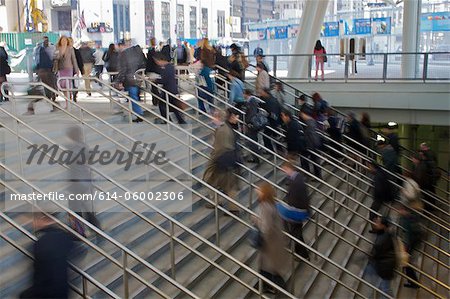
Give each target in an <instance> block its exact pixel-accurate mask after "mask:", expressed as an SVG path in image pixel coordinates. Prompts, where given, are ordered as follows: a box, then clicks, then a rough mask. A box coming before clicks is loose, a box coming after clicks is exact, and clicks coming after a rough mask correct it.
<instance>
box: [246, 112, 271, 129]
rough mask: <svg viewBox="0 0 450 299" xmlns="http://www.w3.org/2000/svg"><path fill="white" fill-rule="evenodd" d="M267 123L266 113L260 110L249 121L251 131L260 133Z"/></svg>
mask: <svg viewBox="0 0 450 299" xmlns="http://www.w3.org/2000/svg"><path fill="white" fill-rule="evenodd" d="M268 122H269V120H268V118H267V112H266V111H265V110H262V109H258V113H256V114H255V115H254V116H253V117H252V118H251V119H250V125H251V127H252V129H254V130H257V131H260V130H262V129H264V128H265V127H266V125H267V123H268Z"/></svg>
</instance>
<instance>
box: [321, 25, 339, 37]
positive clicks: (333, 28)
mask: <svg viewBox="0 0 450 299" xmlns="http://www.w3.org/2000/svg"><path fill="white" fill-rule="evenodd" d="M322 28H323V31H322V36H325V37H332V36H339V22H324V23H323V27H322Z"/></svg>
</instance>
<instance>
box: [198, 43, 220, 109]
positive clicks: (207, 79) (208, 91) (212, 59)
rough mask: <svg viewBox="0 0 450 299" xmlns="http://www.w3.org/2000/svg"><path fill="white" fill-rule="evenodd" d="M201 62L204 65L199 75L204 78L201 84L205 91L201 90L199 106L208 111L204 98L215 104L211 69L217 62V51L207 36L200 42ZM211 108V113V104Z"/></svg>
mask: <svg viewBox="0 0 450 299" xmlns="http://www.w3.org/2000/svg"><path fill="white" fill-rule="evenodd" d="M200 62H201V63H202V65H203V67H202V69H201V70H200V73H199V76H200V77H201V78H202V79H203V80H202V81H204V83H202V84H200V86H201V89H202V90H204V92H200V90H199V98H201V99H199V102H198V104H199V108H200V109H201V110H202V111H203V112H206V108H205V104H204V102H203V100H202V99H206V100H207V101H208V102H209V103H211V104H214V99H213V95H214V82H213V79H211V71H212V69H213V68H214V65H215V63H216V51H215V50H214V48H213V47H212V46H211V45H210V44H209V40H208V39H207V38H203V39H202V42H201V44H200ZM209 110H210V113H211V114H214V107H213V106H209Z"/></svg>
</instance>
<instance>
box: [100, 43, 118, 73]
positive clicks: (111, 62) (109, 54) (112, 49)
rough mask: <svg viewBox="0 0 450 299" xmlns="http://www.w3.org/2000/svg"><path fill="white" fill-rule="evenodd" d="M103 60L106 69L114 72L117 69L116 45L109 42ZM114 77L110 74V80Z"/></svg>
mask: <svg viewBox="0 0 450 299" xmlns="http://www.w3.org/2000/svg"><path fill="white" fill-rule="evenodd" d="M103 61H104V62H105V67H106V71H107V72H108V73H114V72H117V71H118V70H119V53H118V52H117V50H116V45H114V44H110V45H109V47H108V51H106V52H105V54H103ZM114 79H115V75H112V76H111V82H113V81H114Z"/></svg>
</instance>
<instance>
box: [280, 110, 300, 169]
mask: <svg viewBox="0 0 450 299" xmlns="http://www.w3.org/2000/svg"><path fill="white" fill-rule="evenodd" d="M281 120H282V121H283V123H284V125H285V128H286V132H285V135H286V144H287V146H286V148H287V152H288V156H289V157H290V159H292V160H295V161H296V162H298V158H299V157H300V155H304V154H306V153H305V151H306V141H305V136H304V134H303V131H302V129H301V125H300V123H299V122H298V121H297V120H296V119H294V118H293V115H292V113H291V112H290V111H289V110H287V109H283V110H281Z"/></svg>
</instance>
